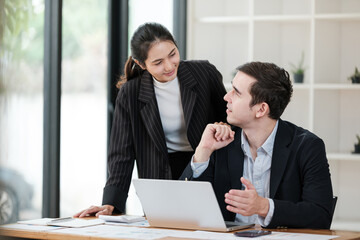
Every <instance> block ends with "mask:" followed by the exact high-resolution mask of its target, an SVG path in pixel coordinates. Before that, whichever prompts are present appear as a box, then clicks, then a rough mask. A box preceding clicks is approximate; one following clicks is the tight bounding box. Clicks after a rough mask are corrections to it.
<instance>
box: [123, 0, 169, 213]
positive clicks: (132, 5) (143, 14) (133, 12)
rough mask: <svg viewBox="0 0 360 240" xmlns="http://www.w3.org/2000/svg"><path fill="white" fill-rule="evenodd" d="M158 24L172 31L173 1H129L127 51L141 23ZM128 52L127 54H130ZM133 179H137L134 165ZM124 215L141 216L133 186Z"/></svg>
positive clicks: (139, 205) (140, 208) (131, 186)
mask: <svg viewBox="0 0 360 240" xmlns="http://www.w3.org/2000/svg"><path fill="white" fill-rule="evenodd" d="M146 22H158V23H161V24H162V25H164V26H165V27H166V28H167V29H169V31H170V32H172V30H173V1H169V0H152V1H146V0H129V49H130V40H131V37H132V35H133V33H134V31H135V30H136V29H137V28H138V26H140V25H141V24H143V23H146ZM130 52H131V51H130V50H129V54H130ZM132 176H133V178H137V177H138V174H137V168H136V165H135V167H134V171H133V175H132ZM126 213H127V214H133V215H142V214H143V211H142V207H141V203H140V201H139V199H138V197H137V196H136V193H135V189H134V187H133V185H132V184H131V185H130V190H129V196H128V199H127V203H126Z"/></svg>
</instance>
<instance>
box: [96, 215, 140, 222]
mask: <svg viewBox="0 0 360 240" xmlns="http://www.w3.org/2000/svg"><path fill="white" fill-rule="evenodd" d="M99 218H100V219H102V220H105V221H107V222H119V223H134V222H141V221H144V220H145V217H141V216H131V215H120V216H110V215H100V216H99Z"/></svg>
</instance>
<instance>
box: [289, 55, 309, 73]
mask: <svg viewBox="0 0 360 240" xmlns="http://www.w3.org/2000/svg"><path fill="white" fill-rule="evenodd" d="M304 59H305V53H304V51H303V52H302V53H301V59H300V61H299V63H298V64H297V65H295V64H293V63H290V66H291V72H292V73H293V74H299V75H303V74H304V72H305V69H306V68H305V67H304Z"/></svg>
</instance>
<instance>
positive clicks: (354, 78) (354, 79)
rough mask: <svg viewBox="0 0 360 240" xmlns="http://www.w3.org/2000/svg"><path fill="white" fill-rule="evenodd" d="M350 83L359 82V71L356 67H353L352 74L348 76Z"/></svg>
mask: <svg viewBox="0 0 360 240" xmlns="http://www.w3.org/2000/svg"><path fill="white" fill-rule="evenodd" d="M348 79H349V80H351V82H352V83H360V72H359V70H358V68H357V67H355V72H354V74H353V75H351V76H350V77H349V78H348Z"/></svg>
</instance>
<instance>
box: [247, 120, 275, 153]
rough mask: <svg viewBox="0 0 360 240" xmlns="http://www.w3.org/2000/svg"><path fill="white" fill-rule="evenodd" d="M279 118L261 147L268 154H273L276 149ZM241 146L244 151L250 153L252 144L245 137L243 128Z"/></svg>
mask: <svg viewBox="0 0 360 240" xmlns="http://www.w3.org/2000/svg"><path fill="white" fill-rule="evenodd" d="M278 125H279V120H277V121H276V124H275V127H274V129H273V130H272V132H271V134H270V135H269V137H268V138H267V139H266V141H265V142H264V143H263V145H262V146H261V147H260V148H262V149H263V150H264V151H265V152H266V153H267V154H268V155H270V156H271V155H272V152H273V149H274V142H275V136H276V132H277V129H278ZM241 148H242V150H243V151H244V153H245V154H247V153H250V145H249V142H248V140H247V139H246V137H245V133H244V131H243V130H241Z"/></svg>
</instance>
